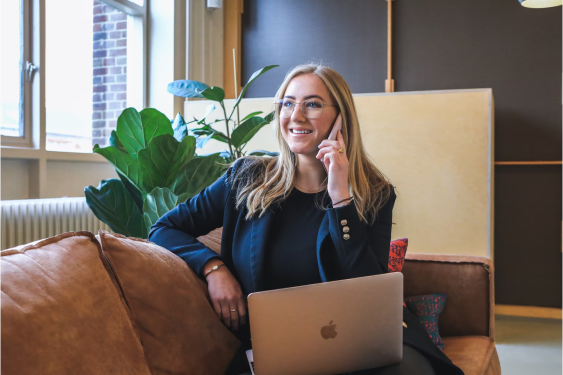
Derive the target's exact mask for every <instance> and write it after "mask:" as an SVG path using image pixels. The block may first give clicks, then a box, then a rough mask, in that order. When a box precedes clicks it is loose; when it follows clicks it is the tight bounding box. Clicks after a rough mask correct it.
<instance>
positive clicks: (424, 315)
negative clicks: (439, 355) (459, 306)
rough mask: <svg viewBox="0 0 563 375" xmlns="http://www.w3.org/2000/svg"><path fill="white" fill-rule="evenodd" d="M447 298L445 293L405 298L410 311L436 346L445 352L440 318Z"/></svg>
mask: <svg viewBox="0 0 563 375" xmlns="http://www.w3.org/2000/svg"><path fill="white" fill-rule="evenodd" d="M447 298H448V295H447V294H445V293H437V294H427V295H424V296H414V297H407V298H405V302H406V303H407V307H408V309H409V310H410V311H412V312H413V313H414V315H416V317H417V318H418V321H419V322H420V324H421V325H422V326H423V327H424V328H425V329H426V332H428V335H429V336H430V338H431V339H432V342H433V343H434V345H436V346H437V347H438V348H439V349H440V350H444V343H443V341H442V338H441V337H440V333H439V332H438V317H439V316H440V313H442V310H443V309H444V305H445V304H446V299H447Z"/></svg>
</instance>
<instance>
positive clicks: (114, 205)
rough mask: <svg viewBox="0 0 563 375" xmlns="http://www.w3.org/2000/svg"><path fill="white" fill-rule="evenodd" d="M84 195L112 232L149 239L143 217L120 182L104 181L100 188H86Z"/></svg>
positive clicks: (91, 207)
mask: <svg viewBox="0 0 563 375" xmlns="http://www.w3.org/2000/svg"><path fill="white" fill-rule="evenodd" d="M84 195H85V196H86V203H88V206H89V207H90V209H91V210H92V211H93V212H94V214H95V215H96V217H97V218H98V219H100V220H101V221H103V222H104V223H106V224H107V225H108V226H109V227H110V228H111V230H112V231H114V232H116V233H119V234H123V235H124V236H127V237H138V238H147V231H146V229H145V225H144V222H143V215H142V214H141V211H140V210H139V208H138V207H137V205H136V204H135V202H133V198H131V196H130V195H129V193H128V192H127V189H125V186H123V183H122V182H121V181H120V180H118V179H116V178H113V179H111V180H102V181H101V182H100V185H99V186H98V188H95V187H93V186H88V187H86V188H85V189H84Z"/></svg>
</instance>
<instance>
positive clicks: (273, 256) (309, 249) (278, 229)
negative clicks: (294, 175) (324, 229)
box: [264, 188, 325, 290]
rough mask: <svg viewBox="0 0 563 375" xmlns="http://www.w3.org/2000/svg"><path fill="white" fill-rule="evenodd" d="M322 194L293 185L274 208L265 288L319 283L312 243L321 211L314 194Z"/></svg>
mask: <svg viewBox="0 0 563 375" xmlns="http://www.w3.org/2000/svg"><path fill="white" fill-rule="evenodd" d="M324 193H325V190H322V191H320V192H318V193H304V192H302V191H300V190H297V189H296V188H294V189H293V190H292V191H291V193H290V194H289V195H288V196H287V197H286V198H285V200H284V201H283V202H281V203H280V204H279V205H278V206H277V207H276V215H275V219H274V224H273V226H272V231H271V235H270V238H269V239H268V244H269V246H268V248H267V251H266V254H265V259H264V262H265V263H264V267H265V272H264V274H265V275H266V280H265V285H266V290H271V289H281V288H291V287H294V286H301V285H309V284H316V283H321V282H322V280H321V276H320V274H319V266H318V263H317V252H316V246H317V235H318V233H319V228H320V226H321V222H322V221H323V218H324V216H325V211H324V210H322V209H321V208H319V207H317V205H316V204H315V197H316V196H318V195H320V196H321V197H322V195H323V194H324ZM317 200H318V201H320V199H318V198H317Z"/></svg>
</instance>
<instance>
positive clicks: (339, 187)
mask: <svg viewBox="0 0 563 375" xmlns="http://www.w3.org/2000/svg"><path fill="white" fill-rule="evenodd" d="M341 147H342V149H344V152H338V150H339V149H340V148H341ZM319 148H320V151H319V153H318V154H317V159H320V160H322V161H323V163H324V165H325V167H326V170H327V171H328V186H327V189H328V194H329V195H330V198H331V199H332V201H333V202H339V201H341V200H343V199H346V198H350V192H349V190H348V157H347V156H346V148H345V147H344V137H343V136H342V133H341V131H340V132H337V133H336V140H335V141H331V140H328V139H325V140H323V141H322V142H321V144H320V145H319Z"/></svg>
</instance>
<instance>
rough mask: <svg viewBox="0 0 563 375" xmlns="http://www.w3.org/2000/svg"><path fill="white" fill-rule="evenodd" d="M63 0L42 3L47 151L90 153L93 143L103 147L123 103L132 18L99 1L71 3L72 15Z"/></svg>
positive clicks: (106, 143)
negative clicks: (44, 13) (43, 13)
mask: <svg viewBox="0 0 563 375" xmlns="http://www.w3.org/2000/svg"><path fill="white" fill-rule="evenodd" d="M68 4H69V2H68V1H67V0H49V1H47V2H46V48H45V51H46V56H45V58H46V67H47V69H46V82H45V85H46V87H45V89H46V94H45V95H46V111H47V124H46V125H47V150H51V151H73V152H92V147H93V145H94V144H99V145H100V146H101V147H103V146H107V145H108V140H109V136H110V134H111V131H112V130H114V129H115V128H116V125H117V118H118V117H119V115H120V114H121V112H122V111H123V109H125V108H127V107H128V106H129V105H128V95H127V86H128V78H127V77H128V72H127V69H128V64H127V62H128V61H127V60H128V59H127V55H128V51H127V49H128V32H129V29H130V28H131V25H133V24H134V22H132V20H131V18H132V17H130V16H128V15H127V14H126V13H123V12H121V11H119V10H117V9H115V8H113V7H111V6H109V5H107V4H104V3H102V2H99V1H93V3H92V2H88V1H76V2H72V13H69V10H70V9H69V5H68ZM69 14H72V17H71V16H69ZM135 30H136V29H135ZM136 31H137V30H136ZM138 64H139V65H140V64H141V61H139V62H138ZM135 70H139V69H138V68H137V67H136V69H135Z"/></svg>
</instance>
